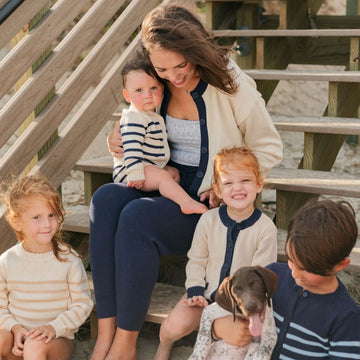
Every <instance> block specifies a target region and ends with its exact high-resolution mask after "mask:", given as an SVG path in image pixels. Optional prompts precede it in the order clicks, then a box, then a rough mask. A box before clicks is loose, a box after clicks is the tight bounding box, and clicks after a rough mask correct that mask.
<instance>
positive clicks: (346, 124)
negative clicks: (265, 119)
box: [271, 114, 360, 135]
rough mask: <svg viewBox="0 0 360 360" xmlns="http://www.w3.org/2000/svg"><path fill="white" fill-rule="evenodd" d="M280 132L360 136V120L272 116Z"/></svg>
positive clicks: (328, 117) (329, 117)
mask: <svg viewBox="0 0 360 360" xmlns="http://www.w3.org/2000/svg"><path fill="white" fill-rule="evenodd" d="M271 117H272V120H273V122H274V125H275V127H276V129H277V130H279V131H297V132H309V133H322V134H343V135H352V134H353V135H360V119H357V118H339V117H331V116H288V115H274V114H272V115H271Z"/></svg>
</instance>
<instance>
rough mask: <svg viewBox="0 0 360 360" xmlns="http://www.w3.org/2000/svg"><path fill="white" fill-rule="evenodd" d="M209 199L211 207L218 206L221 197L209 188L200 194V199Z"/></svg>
mask: <svg viewBox="0 0 360 360" xmlns="http://www.w3.org/2000/svg"><path fill="white" fill-rule="evenodd" d="M206 199H209V209H213V208H216V207H218V206H219V205H220V199H219V198H218V197H217V196H216V194H215V191H214V190H207V191H204V192H203V193H201V194H200V201H201V202H203V201H205V200H206Z"/></svg>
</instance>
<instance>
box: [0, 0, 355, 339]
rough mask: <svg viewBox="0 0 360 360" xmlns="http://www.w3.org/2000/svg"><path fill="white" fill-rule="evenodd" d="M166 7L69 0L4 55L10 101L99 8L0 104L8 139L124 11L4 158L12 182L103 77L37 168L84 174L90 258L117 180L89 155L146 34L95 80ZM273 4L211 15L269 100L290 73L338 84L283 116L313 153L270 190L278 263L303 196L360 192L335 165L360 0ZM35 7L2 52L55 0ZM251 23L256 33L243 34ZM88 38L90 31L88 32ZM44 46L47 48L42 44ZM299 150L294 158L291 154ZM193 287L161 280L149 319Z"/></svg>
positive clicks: (349, 124) (6, 27)
mask: <svg viewBox="0 0 360 360" xmlns="http://www.w3.org/2000/svg"><path fill="white" fill-rule="evenodd" d="M348 1H353V0H348ZM3 2H4V0H2V2H1V3H0V10H1V6H2V5H3ZM158 2H159V1H155V0H151V1H149V0H147V1H140V0H132V1H130V5H129V6H128V7H125V5H124V3H125V1H119V0H116V1H115V0H97V1H96V2H95V4H93V5H92V6H91V7H90V3H92V2H91V1H85V0H81V1H78V2H75V3H76V4H75V5H74V2H72V1H68V0H63V1H58V2H56V6H53V7H52V9H51V13H50V14H49V15H48V16H47V17H46V18H45V19H44V21H42V22H41V24H40V25H39V26H38V27H35V28H34V29H33V30H32V31H31V32H30V34H29V37H28V38H26V39H25V41H22V43H21V44H20V45H19V46H17V48H16V51H12V53H11V54H10V55H9V59H10V60H11V61H1V62H0V77H1V79H2V80H1V81H2V87H1V88H0V94H1V95H0V98H1V97H2V96H3V95H4V94H5V92H6V91H7V90H8V88H9V87H10V86H12V84H13V83H14V82H15V81H16V80H17V77H16V76H17V75H16V73H22V72H24V71H25V70H26V68H27V67H29V66H30V65H31V64H32V63H33V62H34V61H35V60H36V59H37V58H38V57H39V56H40V55H41V54H42V53H43V52H44V50H45V49H46V48H47V47H48V46H49V45H50V43H51V42H53V41H54V39H56V38H57V37H58V36H59V34H60V33H61V32H62V31H63V30H64V26H65V24H66V23H67V22H69V21H70V20H71V19H73V17H74V16H75V15H76V14H77V13H79V11H80V9H82V8H83V7H84V6H86V5H87V6H89V9H90V10H89V11H87V12H86V15H85V16H84V19H83V20H82V21H80V22H79V24H78V25H77V26H76V27H75V28H76V29H75V30H72V31H71V32H70V34H69V35H68V36H66V37H65V39H64V41H63V42H61V43H60V45H59V46H58V47H57V48H55V50H56V51H55V52H54V54H52V56H51V57H50V58H49V59H48V61H46V62H45V63H44V65H43V67H42V68H41V69H40V71H39V72H38V73H37V74H36V73H35V74H34V75H33V76H32V78H31V81H29V82H27V83H25V84H24V86H23V87H22V88H21V90H20V92H19V93H18V94H17V95H16V96H14V97H13V98H12V99H11V100H10V101H9V103H8V104H7V106H6V107H4V108H2V109H0V143H1V146H2V145H3V144H4V143H5V142H6V141H7V140H8V139H9V137H10V136H11V134H13V133H14V131H15V129H16V128H17V127H18V126H19V125H20V124H21V122H22V121H23V120H24V119H25V118H26V116H27V115H28V113H29V112H30V111H32V110H33V108H35V105H37V104H38V103H39V102H40V101H41V99H43V97H44V96H45V95H46V94H47V93H48V92H49V91H50V90H51V89H52V87H54V86H55V84H56V83H57V81H58V79H59V78H60V77H61V76H63V72H64V71H65V70H66V65H67V64H69V63H72V62H74V61H75V59H76V58H78V56H79V54H80V52H81V50H82V49H83V48H84V45H86V44H89V43H90V42H91V41H95V40H94V38H95V34H94V33H97V32H98V31H100V29H102V28H103V27H104V26H105V24H106V22H107V21H109V18H111V16H113V15H114V16H115V14H116V15H117V16H118V17H117V18H116V20H114V21H115V22H114V25H112V26H111V27H110V29H109V31H108V32H107V33H106V34H105V35H104V36H103V37H102V38H101V39H100V41H99V42H98V43H97V44H96V46H95V47H94V48H93V49H92V50H91V51H90V52H89V55H87V56H86V57H85V59H84V60H83V61H82V62H81V63H80V65H79V66H78V67H77V68H76V71H74V72H73V73H72V74H71V76H70V77H69V79H68V80H66V82H65V84H64V85H63V86H62V87H61V88H60V91H57V92H56V93H55V96H54V98H53V99H52V100H51V102H50V103H49V105H48V106H47V107H46V108H45V110H44V112H42V113H40V114H39V115H38V116H37V121H36V122H33V123H32V125H31V126H30V127H29V129H28V130H26V132H25V133H24V135H22V136H21V138H19V141H17V142H16V144H15V146H14V147H12V148H11V150H10V151H7V152H6V153H5V155H4V156H3V157H2V159H1V161H0V176H1V177H2V178H5V176H7V175H8V174H9V173H14V174H16V175H17V174H19V173H21V172H22V171H23V170H24V168H25V166H26V165H27V163H28V162H29V161H30V160H31V158H32V157H33V156H34V155H35V154H36V153H37V152H38V151H39V150H40V148H41V147H42V146H43V144H44V141H46V140H47V139H48V138H49V137H50V136H51V134H53V133H54V131H56V129H57V128H58V127H59V125H60V124H61V122H62V121H63V120H64V117H65V115H66V114H70V113H71V109H72V108H73V107H74V106H75V105H76V103H77V101H79V99H80V98H81V97H82V96H83V95H84V93H85V92H86V91H87V89H88V88H89V86H90V85H91V84H92V83H96V87H95V90H94V91H93V92H92V93H91V95H90V96H89V98H88V99H87V100H86V101H85V104H83V105H82V106H81V108H80V109H79V110H78V111H76V112H75V115H72V116H71V121H70V122H69V124H68V125H67V126H66V127H65V130H63V131H62V132H61V133H60V136H58V137H57V139H56V141H55V143H54V144H53V146H51V147H50V151H49V152H48V153H46V154H45V156H44V157H43V158H42V159H41V160H40V161H39V163H38V164H37V165H36V167H35V168H34V169H33V170H32V171H33V172H37V171H38V172H42V173H43V174H45V175H47V176H48V177H49V178H50V179H51V181H52V182H53V183H54V184H55V185H56V186H59V185H60V184H61V182H62V181H63V180H64V179H65V177H66V175H67V174H68V173H69V171H70V169H74V170H78V171H82V172H84V180H85V186H84V188H85V204H84V205H81V206H77V207H74V208H72V209H69V213H68V215H67V217H66V220H65V223H64V230H65V231H67V232H69V233H71V234H72V236H75V237H79V239H81V241H79V243H80V245H79V248H78V250H79V252H80V253H82V254H83V255H84V260H85V263H86V261H88V260H87V241H88V240H87V235H88V233H89V217H88V205H89V203H90V199H91V195H92V194H93V192H94V191H95V190H96V189H97V188H98V187H99V186H100V185H101V184H104V183H106V182H110V181H111V173H112V159H111V157H110V156H108V157H105V158H99V159H92V160H91V161H78V160H79V159H80V157H81V155H82V153H83V152H84V151H85V150H86V148H87V146H89V145H90V143H91V141H92V140H93V139H94V138H95V136H96V134H97V133H98V132H99V131H100V129H101V128H102V127H103V126H104V124H105V123H106V121H108V120H109V119H112V120H114V119H117V118H118V117H119V115H118V114H116V113H115V114H114V112H115V111H116V109H117V108H118V106H119V102H120V101H121V100H120V98H121V95H116V94H121V81H120V79H119V73H120V69H121V67H122V66H123V64H124V63H125V61H126V60H127V58H128V57H129V56H130V55H131V54H132V51H133V50H134V49H136V47H137V46H138V40H139V37H138V36H137V37H136V38H135V40H133V41H132V42H131V43H130V45H129V46H128V47H127V49H126V50H125V51H124V52H123V53H122V54H121V56H120V57H119V58H118V59H117V60H116V63H115V64H114V65H112V66H110V70H108V72H107V73H106V74H105V76H104V77H103V79H102V80H101V81H100V82H99V80H98V79H96V78H97V76H98V74H99V73H100V72H102V71H104V69H105V67H106V66H109V62H110V60H111V59H112V58H113V57H114V55H115V53H116V50H118V49H119V44H120V43H121V46H122V45H123V44H125V43H129V37H130V36H131V33H132V32H134V31H136V29H137V27H138V25H139V24H140V23H141V19H142V18H143V16H144V15H145V13H146V12H148V11H149V10H150V9H151V8H152V7H154V6H155V5H156V4H157V3H158ZM269 2H273V1H272V0H263V1H261V0H242V1H228V0H223V1H205V8H204V9H205V16H206V21H207V23H208V25H209V27H211V28H212V29H214V33H215V35H216V36H217V37H218V38H219V42H221V43H224V44H233V46H234V47H239V49H240V50H241V46H240V45H244V44H245V45H246V46H244V48H245V50H246V51H245V52H247V54H246V55H245V54H244V53H243V54H242V56H240V55H235V60H236V61H237V62H238V63H239V65H240V67H241V68H242V69H244V70H245V71H246V72H247V73H248V74H249V75H250V76H251V77H253V78H254V79H255V81H256V82H257V86H258V89H259V91H260V92H261V93H262V94H263V97H264V99H265V101H268V100H269V99H270V97H271V96H272V94H273V93H274V91H275V89H276V86H277V84H278V83H279V81H281V80H294V81H323V82H327V83H328V84H329V85H328V86H329V90H328V106H327V108H326V110H325V111H324V113H323V114H322V116H319V115H314V114H306V116H304V115H299V114H292V115H291V116H289V115H283V114H272V119H273V121H274V124H275V126H276V128H277V129H278V130H279V131H288V132H300V133H304V153H303V158H302V160H301V162H300V163H299V164H298V166H297V167H296V168H291V169H289V168H284V167H279V168H276V169H273V171H272V172H271V174H270V176H269V177H268V178H267V179H266V188H267V189H272V191H276V224H277V226H278V228H279V238H278V259H279V261H286V257H285V254H284V242H285V238H286V230H285V229H286V227H287V224H288V221H289V219H290V218H291V216H292V215H293V213H294V212H295V211H296V210H297V209H298V208H299V207H300V206H301V205H302V204H304V202H306V201H307V200H308V199H311V198H314V197H318V196H319V195H331V196H334V195H335V196H340V197H350V198H359V199H360V186H359V185H360V178H359V177H356V176H348V175H346V176H345V175H339V174H337V173H334V172H333V171H332V166H333V164H334V162H335V159H336V156H337V154H338V152H339V149H340V148H341V146H342V144H343V142H344V140H345V138H346V135H360V121H359V119H358V118H357V117H356V116H357V114H358V109H359V105H360V60H359V59H360V30H359V23H360V16H359V13H360V1H359V0H357V2H358V13H357V14H353V15H351V16H350V15H348V16H319V15H317V12H318V10H319V9H320V6H321V4H322V3H323V0H307V1H304V0H279V1H278V2H277V3H278V12H277V13H275V14H269V15H267V14H266V12H265V13H263V12H262V8H261V7H262V6H264V7H265V8H266V6H267V3H269ZM31 3H32V4H30V2H29V1H25V2H24V3H23V4H21V6H20V7H19V8H18V9H17V10H16V11H15V12H14V15H12V16H13V18H12V19H13V20H12V22H10V21H9V22H6V21H5V22H4V23H3V24H2V25H1V27H0V30H1V31H0V48H1V47H2V46H4V44H5V42H6V41H8V40H9V39H10V38H11V37H12V36H14V35H15V34H16V31H17V30H16V29H15V27H14V23H18V24H26V23H27V22H29V21H30V19H31V18H32V16H34V14H35V13H36V12H37V11H39V10H40V9H41V8H42V7H43V6H44V5H45V4H46V3H48V1H46V0H36V1H33V2H31ZM124 7H125V10H124ZM119 13H120V15H119ZM64 14H66V15H64ZM21 26H23V25H21ZM244 27H246V28H247V29H246V30H240V29H244ZM315 27H316V28H315ZM49 28H51V29H52V30H51V33H50V35H49V32H48V31H47V30H46V29H49ZM124 29H126V31H125V30H124ZM88 33H89V34H91V36H88V35H87V34H88ZM119 34H121V37H120V38H119ZM30 35H31V36H30ZM46 35H49V37H48V38H47V36H46ZM37 44H43V46H41V47H39V46H37ZM301 63H303V64H316V65H341V66H343V67H344V68H345V70H341V71H340V70H339V71H325V70H324V71H320V70H316V71H315V70H303V71H294V70H288V69H287V67H288V65H289V64H301ZM13 70H14V71H13ZM15 70H16V71H15ZM8 74H11V75H8ZM3 79H4V80H3ZM3 85H4V86H3ZM112 114H113V115H112ZM89 124H91V125H90V126H89ZM289 155H290V156H291V154H285V156H289ZM358 216H359V214H358ZM0 230H1V232H2V234H7V233H9V229H8V227H7V226H6V223H5V221H4V219H3V218H1V217H0ZM13 243H14V239H13V238H12V237H11V236H9V237H8V236H6V237H4V240H3V243H2V244H0V245H1V249H0V251H3V250H5V249H6V248H8V247H9V246H10V245H12V244H13ZM349 270H352V271H355V272H360V244H359V242H358V244H357V246H356V247H355V249H354V250H353V252H352V254H351V267H349ZM90 282H91V277H90ZM183 292H184V289H183V287H174V286H172V285H167V284H161V285H158V286H157V287H156V289H155V291H154V294H153V301H152V307H150V309H149V312H148V316H147V320H149V321H153V322H158V323H159V322H161V321H162V320H163V319H164V317H165V316H166V314H167V312H168V311H169V309H170V308H171V307H172V306H173V303H174V301H177V300H178V299H179V297H180V296H181V294H182V293H183ZM159 300H160V301H159ZM164 305H165V308H164ZM95 333H96V320H95V317H94V314H93V315H92V334H93V335H95Z"/></svg>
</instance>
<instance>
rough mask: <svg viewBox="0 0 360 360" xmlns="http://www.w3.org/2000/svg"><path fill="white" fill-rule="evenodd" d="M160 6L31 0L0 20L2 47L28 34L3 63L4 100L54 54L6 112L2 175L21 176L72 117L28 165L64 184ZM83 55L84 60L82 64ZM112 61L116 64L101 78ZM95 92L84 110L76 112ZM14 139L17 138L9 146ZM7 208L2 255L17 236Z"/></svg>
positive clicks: (2, 113)
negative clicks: (150, 15)
mask: <svg viewBox="0 0 360 360" xmlns="http://www.w3.org/2000/svg"><path fill="white" fill-rule="evenodd" d="M158 3H159V1H158V0H147V1H142V0H132V1H125V0H97V1H95V2H94V1H90V0H77V1H75V2H74V1H72V0H58V1H51V2H50V1H49V0H31V1H30V0H26V1H24V2H23V3H22V4H21V5H20V6H19V7H18V8H17V9H16V10H15V11H14V12H13V13H12V14H11V15H10V16H9V17H8V18H7V19H6V20H5V21H4V22H3V23H2V24H1V25H0V49H2V48H4V47H6V46H8V44H9V43H10V42H11V40H12V39H13V38H14V37H15V36H16V34H18V33H19V32H20V31H23V29H24V28H25V34H24V36H23V38H22V39H21V40H20V41H19V42H18V43H17V45H16V46H15V47H13V48H12V50H11V51H10V52H9V53H8V54H7V56H6V57H5V58H3V59H2V60H1V62H0V79H1V80H0V82H1V87H0V99H1V98H3V96H4V95H5V94H11V93H12V87H14V85H15V83H17V84H19V78H20V77H21V76H22V75H23V74H24V73H25V72H27V70H28V69H29V68H32V67H33V64H34V63H35V62H36V61H37V60H38V59H39V58H40V57H41V56H42V55H43V54H44V53H46V52H49V48H50V51H51V52H50V55H49V56H48V58H47V59H46V61H45V62H43V63H42V64H41V66H40V67H39V68H38V69H37V70H36V71H34V73H33V74H31V76H30V77H29V78H28V79H27V80H26V81H24V82H23V83H22V84H21V86H17V88H18V90H17V91H16V92H15V93H14V94H13V95H12V96H10V98H9V99H8V101H6V103H5V104H4V105H3V106H2V108H1V109H0V147H1V153H2V157H1V161H0V179H1V180H4V179H6V178H8V176H9V174H13V175H19V174H21V173H22V172H23V171H24V169H26V167H27V166H28V164H29V162H30V161H31V160H32V159H33V157H34V156H35V155H36V154H37V153H39V151H40V150H41V149H42V148H43V146H44V144H46V143H47V141H48V140H49V138H50V137H51V136H52V135H53V134H54V132H55V133H56V131H57V129H58V128H59V126H60V125H62V124H65V121H66V125H65V126H63V130H62V131H61V132H59V134H58V136H56V139H55V141H54V142H53V143H52V145H51V146H50V148H49V149H48V151H46V153H45V154H42V157H41V159H40V160H39V161H38V162H37V164H36V165H35V166H34V167H33V168H32V169H31V170H30V171H31V173H41V174H44V175H46V176H47V177H48V178H49V179H50V181H51V182H52V183H53V184H54V186H56V187H58V186H59V185H60V184H61V182H62V181H63V180H64V179H65V177H66V176H67V175H68V174H69V172H70V170H71V169H72V167H73V166H74V164H75V163H76V162H77V160H79V159H80V157H81V155H82V154H83V152H84V151H85V150H86V149H87V148H88V146H89V145H90V144H91V142H92V140H93V139H94V138H95V137H96V135H97V134H98V133H99V132H100V130H101V129H102V127H103V126H104V124H105V123H106V121H107V120H108V119H109V118H110V117H111V114H112V113H113V112H114V111H115V110H116V109H117V108H118V106H119V103H120V101H121V95H120V94H121V90H122V89H121V86H122V85H121V84H122V82H121V78H120V71H121V68H122V66H123V64H124V63H125V62H126V61H127V59H128V58H129V57H130V56H131V55H132V54H133V52H134V50H135V49H136V48H137V46H138V44H139V38H138V36H136V37H135V38H134V39H133V37H134V35H135V34H136V32H137V31H138V28H139V25H140V24H141V21H142V19H143V17H144V16H145V14H146V13H147V12H148V11H150V10H151V9H152V8H153V7H154V6H156V5H157V4H158ZM46 6H47V7H48V9H49V10H48V11H47V12H46V14H45V16H44V17H43V18H42V20H41V21H40V22H39V23H38V24H37V25H36V26H34V27H33V28H31V29H29V30H27V27H28V24H29V22H31V19H33V18H34V17H35V16H36V14H37V13H38V12H40V11H41V10H42V9H43V8H44V7H46ZM79 18H80V20H78V21H77V22H76V21H74V19H79ZM74 22H76V23H75V25H74ZM110 25H111V26H110ZM105 29H106V31H105ZM64 35H65V36H64ZM85 54H86V56H85ZM116 56H117V60H116V61H115V63H114V64H113V65H112V66H110V65H109V64H110V63H111V61H112V60H113V59H114V57H116ZM81 57H84V59H83V60H82V61H81V62H79V59H80V58H81ZM77 63H79V64H78V65H77ZM108 65H109V66H110V69H107V71H106V74H105V75H103V77H102V76H101V74H102V72H103V70H104V69H105V67H107V66H108ZM109 66H108V67H109ZM101 78H102V79H101ZM64 79H66V80H65V81H64ZM100 79H101V80H100ZM60 83H62V85H59V84H60ZM54 89H56V90H55V91H54ZM51 91H53V92H54V93H53V96H52V98H51V100H50V101H49V102H48V103H47V104H46V105H45V106H44V107H43V109H42V111H41V112H40V113H39V114H37V112H39V111H36V114H35V115H36V117H35V120H34V121H32V122H31V123H30V125H29V126H28V127H27V128H26V130H25V131H24V132H23V133H22V134H21V135H18V134H17V129H18V128H19V127H20V125H21V124H22V123H23V122H24V120H25V119H26V118H27V117H28V116H29V114H31V113H33V112H34V110H35V109H36V108H37V106H38V105H39V104H40V103H41V102H42V101H43V99H44V98H46V97H47V95H48V93H49V92H51ZM89 92H90V95H88V97H87V99H85V101H84V102H83V104H82V105H81V106H80V108H79V110H77V111H75V112H74V113H71V111H72V110H73V108H74V106H75V105H76V104H78V103H79V101H80V100H84V99H83V96H84V94H85V93H87V94H89ZM7 96H8V95H7ZM3 100H4V99H3ZM69 114H70V115H69ZM13 137H15V138H16V140H15V141H14V142H13V144H12V145H11V146H9V139H11V138H13ZM3 212H4V209H3V208H2V209H1V212H0V233H1V234H2V236H1V238H2V239H1V242H0V253H1V252H2V251H4V250H5V249H7V248H8V247H9V246H10V245H12V244H13V243H14V241H15V238H14V236H13V234H12V231H10V230H9V227H8V225H7V224H6V221H5V220H4V217H3Z"/></svg>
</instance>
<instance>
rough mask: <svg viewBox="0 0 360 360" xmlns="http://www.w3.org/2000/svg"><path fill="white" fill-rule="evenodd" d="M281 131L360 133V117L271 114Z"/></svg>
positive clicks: (114, 117) (114, 118)
mask: <svg viewBox="0 0 360 360" xmlns="http://www.w3.org/2000/svg"><path fill="white" fill-rule="evenodd" d="M120 117H121V114H120V113H114V114H113V115H112V120H114V121H117V120H119V119H120ZM271 117H272V120H273V122H274V125H275V127H276V129H277V130H279V131H294V132H310V133H320V134H336V135H360V119H358V118H341V117H330V116H296V115H295V116H292V115H281V114H271Z"/></svg>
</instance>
